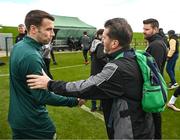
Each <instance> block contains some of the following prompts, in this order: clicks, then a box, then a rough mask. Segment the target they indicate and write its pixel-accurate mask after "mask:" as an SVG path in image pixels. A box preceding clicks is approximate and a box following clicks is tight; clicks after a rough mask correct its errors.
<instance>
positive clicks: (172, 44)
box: [167, 39, 176, 58]
mask: <svg viewBox="0 0 180 140" xmlns="http://www.w3.org/2000/svg"><path fill="white" fill-rule="evenodd" d="M169 47H170V49H169V51H168V55H167V56H168V58H171V57H172V56H173V54H174V52H175V51H176V40H175V39H171V40H170V41H169Z"/></svg>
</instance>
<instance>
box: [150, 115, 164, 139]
mask: <svg viewBox="0 0 180 140" xmlns="http://www.w3.org/2000/svg"><path fill="white" fill-rule="evenodd" d="M152 116H153V122H154V128H155V132H154V139H161V138H162V134H161V113H152Z"/></svg>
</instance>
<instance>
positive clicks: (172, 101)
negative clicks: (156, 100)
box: [167, 87, 180, 112]
mask: <svg viewBox="0 0 180 140" xmlns="http://www.w3.org/2000/svg"><path fill="white" fill-rule="evenodd" d="M179 95H180V87H178V88H177V89H176V90H175V92H174V94H173V95H172V96H171V99H170V100H169V102H168V104H167V107H169V108H171V109H172V110H174V111H178V112H180V109H179V108H177V107H176V106H175V102H176V100H177V98H178V96H179Z"/></svg>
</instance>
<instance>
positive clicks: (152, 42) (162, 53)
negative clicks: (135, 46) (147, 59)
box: [146, 34, 167, 75]
mask: <svg viewBox="0 0 180 140" xmlns="http://www.w3.org/2000/svg"><path fill="white" fill-rule="evenodd" d="M147 40H148V42H149V46H148V47H147V50H146V52H148V53H149V54H150V55H152V56H153V57H154V59H155V61H156V63H157V65H158V68H159V70H160V72H161V74H162V75H163V70H164V66H165V63H166V58H167V46H166V44H165V42H164V40H163V38H162V37H161V36H160V35H159V34H155V35H153V36H151V37H150V38H148V39H147Z"/></svg>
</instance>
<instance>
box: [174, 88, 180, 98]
mask: <svg viewBox="0 0 180 140" xmlns="http://www.w3.org/2000/svg"><path fill="white" fill-rule="evenodd" d="M178 95H180V87H178V88H177V89H176V90H175V92H174V96H175V97H178Z"/></svg>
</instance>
